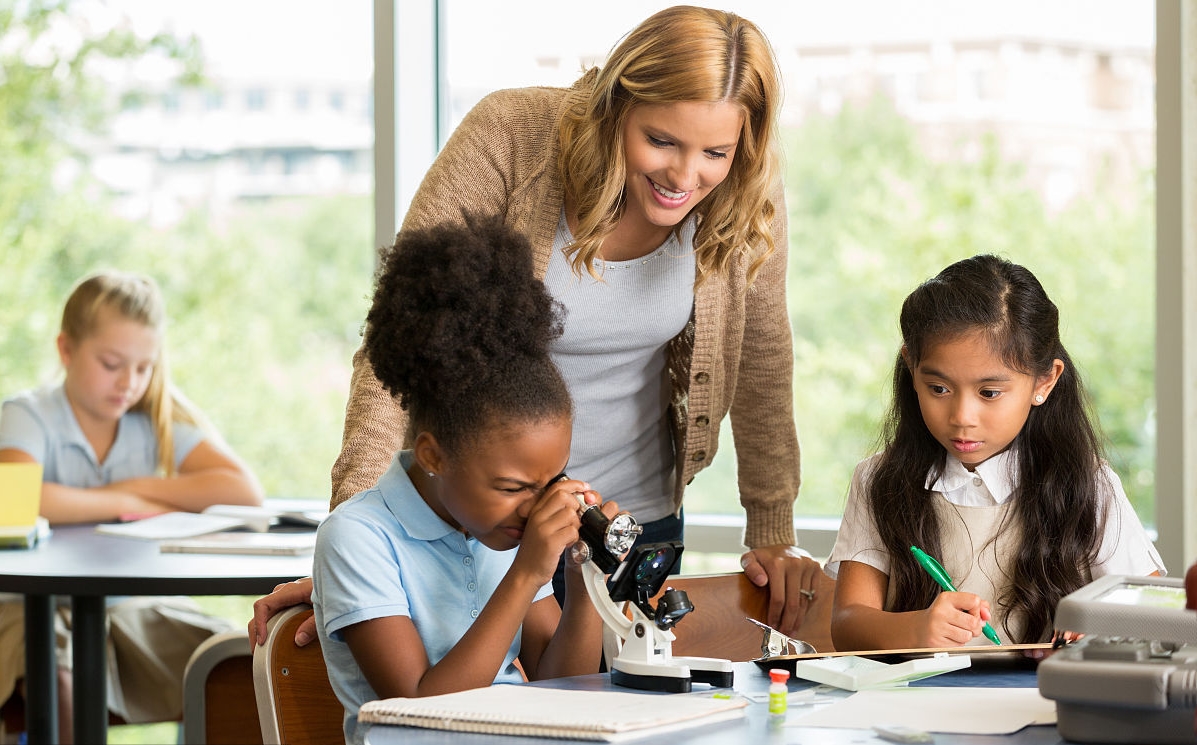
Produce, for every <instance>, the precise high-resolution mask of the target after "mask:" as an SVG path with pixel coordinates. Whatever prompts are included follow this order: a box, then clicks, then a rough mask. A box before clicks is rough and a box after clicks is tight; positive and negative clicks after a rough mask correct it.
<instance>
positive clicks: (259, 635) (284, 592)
mask: <svg viewBox="0 0 1197 745" xmlns="http://www.w3.org/2000/svg"><path fill="white" fill-rule="evenodd" d="M310 602H312V578H311V577H301V578H299V579H297V580H295V581H294V582H284V583H283V584H281V585H278V586H277V587H275V588H274V592H272V593H270V594H269V595H266V596H265V597H261V598H258V599H257V600H255V601H254V615H253V618H251V619H249V640H250V643H251V644H255V645H257V646H261V645H263V644H265V643H266V622H267V621H269V620H270V619H271V618H273V617H274V615H275V614H276V613H279V612H281V611H285V610H286V609H288V608H290V607H292V606H295V605H302V604H303V603H310ZM315 638H316V617H315V616H314V615H313V616H309V617H308V618H307V620H305V621H304V622H303V623H301V624H300V625H299V628H298V629H296V630H295V646H297V647H302V646H305V645H307V644H309V643H310V642H311V641H312V640H313V639H315Z"/></svg>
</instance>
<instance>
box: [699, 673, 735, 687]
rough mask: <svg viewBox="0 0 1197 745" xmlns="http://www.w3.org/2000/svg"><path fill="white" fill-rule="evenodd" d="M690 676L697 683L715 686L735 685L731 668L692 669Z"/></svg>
mask: <svg viewBox="0 0 1197 745" xmlns="http://www.w3.org/2000/svg"><path fill="white" fill-rule="evenodd" d="M690 678H691V679H692V680H693V681H694V682H695V683H707V684H708V685H711V686H714V687H715V688H731V687H732V685H733V680H732V672H731V670H694V669H691V670H690Z"/></svg>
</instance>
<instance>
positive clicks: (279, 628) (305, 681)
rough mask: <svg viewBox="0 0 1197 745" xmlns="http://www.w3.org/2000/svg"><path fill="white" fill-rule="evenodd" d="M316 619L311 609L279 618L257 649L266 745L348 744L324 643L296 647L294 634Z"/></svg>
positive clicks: (257, 687)
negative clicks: (313, 618)
mask: <svg viewBox="0 0 1197 745" xmlns="http://www.w3.org/2000/svg"><path fill="white" fill-rule="evenodd" d="M311 615H312V607H311V606H310V605H300V606H295V607H293V608H288V609H287V610H285V611H283V612H281V613H279V614H278V615H276V616H275V617H274V618H272V619H270V622H269V624H268V625H267V637H266V643H265V644H264V645H263V646H261V647H257V648H255V649H254V663H253V669H254V693H255V695H256V697H257V702H258V713H259V718H260V720H261V727H262V742H264V743H266V745H327V743H330V742H342V741H343V740H344V739H345V735H344V730H343V728H342V722H343V718H344V714H345V710H344V708H342V706H341V702H340V701H338V700H337V697H336V695H335V694H334V693H333V690H332V685H331V684H330V683H329V682H328V669H327V668H326V667H325V665H324V656H323V654H321V651H320V643H319V641H312V642H311V643H310V644H308V645H307V646H304V647H297V646H295V629H296V628H298V627H299V624H301V623H303V621H304V620H305V619H306V618H308V617H309V616H311Z"/></svg>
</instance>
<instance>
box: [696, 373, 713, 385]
mask: <svg viewBox="0 0 1197 745" xmlns="http://www.w3.org/2000/svg"><path fill="white" fill-rule="evenodd" d="M710 379H711V375H710V373H706V372H700V373H698V374H696V375H695V376H694V382H695V383H699V384H700V385H701V384H705V383H706V382H707V381H708V380H710Z"/></svg>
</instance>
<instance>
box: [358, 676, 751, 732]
mask: <svg viewBox="0 0 1197 745" xmlns="http://www.w3.org/2000/svg"><path fill="white" fill-rule="evenodd" d="M747 705H748V702H747V701H746V700H745V699H743V698H740V697H738V696H737V697H733V698H713V697H712V696H711V695H710V694H709V693H707V694H671V695H654V694H646V693H622V692H618V691H580V690H563V689H560V688H540V687H537V686H531V685H493V686H490V687H489V688H477V689H474V690H469V691H460V692H458V693H447V694H444V695H441V696H428V697H426V698H390V699H383V700H381V701H370V702H368V703H366V704H364V705H363V706H362V708H361V709H360V710H359V711H358V721H359V722H369V723H371V724H375V725H377V724H384V725H385V724H391V725H405V726H408V727H425V728H430V729H441V730H452V731H455V732H480V733H485V734H494V735H517V736H527V737H556V738H561V739H569V740H599V741H604V742H622V741H624V740H633V739H639V738H642V737H649V736H653V735H671V734H673V733H675V732H678V731H681V730H685V729H688V728H691V727H703V726H710V725H712V724H715V723H717V722H723V721H727V720H731V719H739V718H741V717H743V716H744V707H745V706H747Z"/></svg>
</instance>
